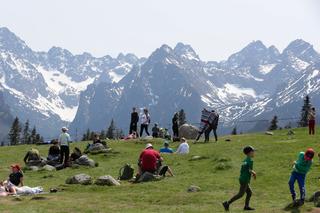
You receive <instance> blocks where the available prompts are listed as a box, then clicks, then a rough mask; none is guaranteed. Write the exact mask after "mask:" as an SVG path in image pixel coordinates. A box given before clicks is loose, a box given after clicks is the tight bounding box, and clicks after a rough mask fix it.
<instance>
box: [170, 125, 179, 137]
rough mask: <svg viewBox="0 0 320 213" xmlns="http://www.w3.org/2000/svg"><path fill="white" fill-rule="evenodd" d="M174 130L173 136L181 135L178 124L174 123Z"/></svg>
mask: <svg viewBox="0 0 320 213" xmlns="http://www.w3.org/2000/svg"><path fill="white" fill-rule="evenodd" d="M172 132H173V137H176V138H177V137H179V127H178V125H173V126H172Z"/></svg>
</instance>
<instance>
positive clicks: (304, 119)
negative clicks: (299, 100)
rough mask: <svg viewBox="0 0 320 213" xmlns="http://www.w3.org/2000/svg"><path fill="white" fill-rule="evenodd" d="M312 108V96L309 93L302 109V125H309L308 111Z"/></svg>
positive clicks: (300, 123)
mask: <svg viewBox="0 0 320 213" xmlns="http://www.w3.org/2000/svg"><path fill="white" fill-rule="evenodd" d="M310 109H311V102H310V97H309V95H307V96H306V97H305V98H304V100H303V106H302V109H301V118H300V122H299V126H300V127H306V126H308V113H309V111H310Z"/></svg>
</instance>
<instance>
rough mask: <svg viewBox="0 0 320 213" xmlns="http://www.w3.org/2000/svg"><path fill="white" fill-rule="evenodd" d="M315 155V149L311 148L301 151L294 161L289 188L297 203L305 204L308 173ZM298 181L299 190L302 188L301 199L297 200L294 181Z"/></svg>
mask: <svg viewBox="0 0 320 213" xmlns="http://www.w3.org/2000/svg"><path fill="white" fill-rule="evenodd" d="M313 156H314V151H313V149H311V148H309V149H307V151H306V152H300V153H299V157H298V160H296V161H295V162H294V165H293V171H292V173H291V176H290V180H289V188H290V192H291V196H292V200H293V202H294V203H295V204H298V205H303V204H304V200H305V196H306V189H305V182H306V175H307V173H308V172H309V170H310V168H311V165H312V158H313ZM296 181H298V185H299V190H300V201H296V192H295V190H294V183H295V182H296Z"/></svg>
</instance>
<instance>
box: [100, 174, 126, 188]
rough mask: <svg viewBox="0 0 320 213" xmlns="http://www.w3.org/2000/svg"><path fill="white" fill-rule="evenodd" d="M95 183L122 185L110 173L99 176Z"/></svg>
mask: <svg viewBox="0 0 320 213" xmlns="http://www.w3.org/2000/svg"><path fill="white" fill-rule="evenodd" d="M95 184H96V185H100V186H105V185H107V186H120V183H119V182H118V181H117V180H116V179H114V178H113V177H112V176H110V175H105V176H101V177H99V178H98V179H97V180H96V182H95Z"/></svg>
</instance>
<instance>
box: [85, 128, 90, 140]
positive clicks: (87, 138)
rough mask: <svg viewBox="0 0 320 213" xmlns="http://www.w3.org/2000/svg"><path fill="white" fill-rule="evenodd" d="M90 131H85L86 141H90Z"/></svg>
mask: <svg viewBox="0 0 320 213" xmlns="http://www.w3.org/2000/svg"><path fill="white" fill-rule="evenodd" d="M90 133H91V132H90V129H87V133H86V141H88V140H90Z"/></svg>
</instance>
